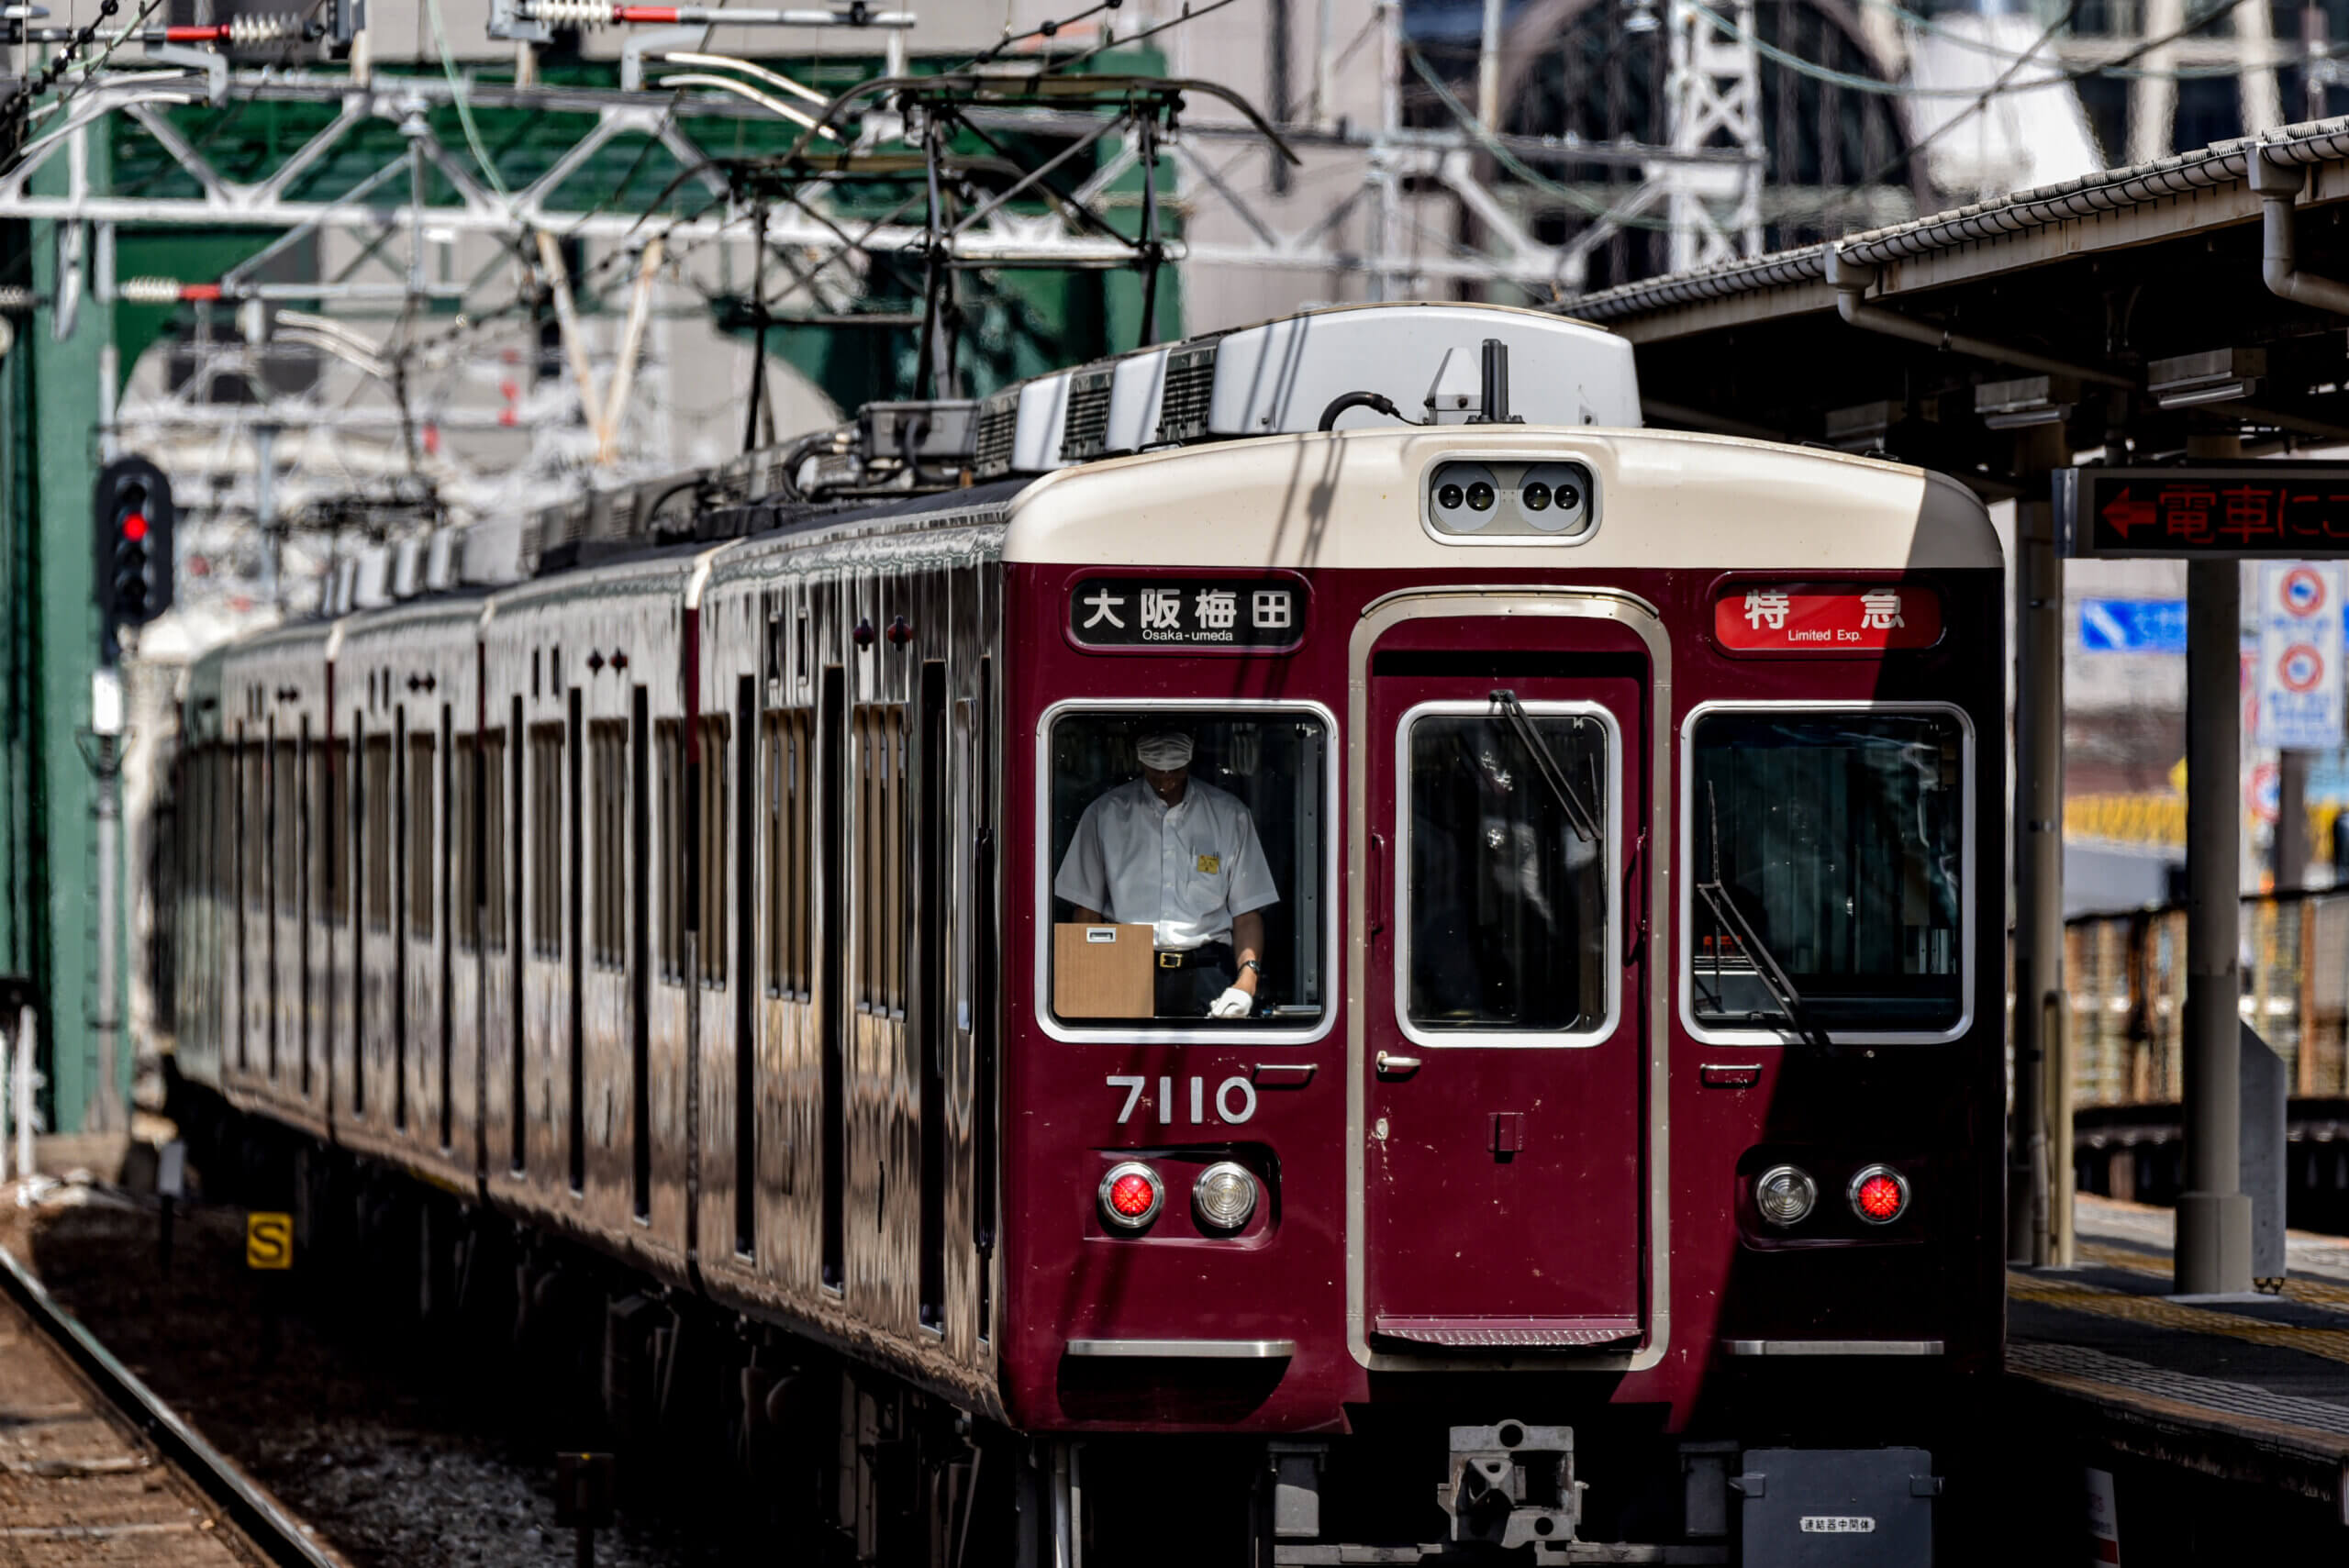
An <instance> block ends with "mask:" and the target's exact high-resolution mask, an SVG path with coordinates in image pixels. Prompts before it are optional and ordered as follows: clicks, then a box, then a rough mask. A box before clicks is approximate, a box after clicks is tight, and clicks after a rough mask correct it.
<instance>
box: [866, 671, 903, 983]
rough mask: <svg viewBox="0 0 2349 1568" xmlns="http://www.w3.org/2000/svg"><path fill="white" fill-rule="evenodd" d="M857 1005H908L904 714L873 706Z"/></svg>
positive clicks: (870, 711)
mask: <svg viewBox="0 0 2349 1568" xmlns="http://www.w3.org/2000/svg"><path fill="white" fill-rule="evenodd" d="M855 728H856V772H857V838H858V851H859V853H858V856H857V869H858V878H857V880H858V887H857V911H858V917H857V933H858V940H857V944H856V950H857V951H856V961H857V1005H858V1006H860V1007H863V1008H864V1009H865V1010H866V1011H868V1012H880V1013H894V1012H902V1011H904V1009H905V1005H906V983H905V951H906V947H905V929H904V928H905V911H906V887H905V881H906V875H907V859H908V857H907V853H906V833H907V825H908V822H909V818H908V817H907V800H906V794H907V791H906V786H905V770H906V710H905V707H904V706H903V705H902V704H894V703H893V704H877V703H876V704H873V705H871V706H865V707H863V708H859V709H858V710H857V714H856V726H855Z"/></svg>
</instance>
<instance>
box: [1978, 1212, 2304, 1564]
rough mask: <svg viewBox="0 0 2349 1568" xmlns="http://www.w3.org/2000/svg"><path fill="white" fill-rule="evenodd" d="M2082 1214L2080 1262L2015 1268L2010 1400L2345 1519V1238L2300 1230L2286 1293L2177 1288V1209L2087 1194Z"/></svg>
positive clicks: (2026, 1414) (2177, 1465) (2126, 1452)
mask: <svg viewBox="0 0 2349 1568" xmlns="http://www.w3.org/2000/svg"><path fill="white" fill-rule="evenodd" d="M2075 1216H2076V1218H2075V1224H2076V1232H2077V1236H2078V1251H2077V1257H2078V1266H2077V1267H2076V1268H2072V1269H2061V1270H2040V1271H2026V1270H2016V1271H2013V1272H2010V1273H2009V1275H2008V1279H2007V1303H2008V1320H2007V1331H2008V1347H2007V1371H2008V1383H2009V1400H2010V1402H2011V1411H2012V1413H2013V1414H2014V1415H2016V1416H2020V1417H2022V1418H2026V1419H2031V1420H2044V1421H2047V1422H2049V1423H2051V1424H2052V1425H2053V1427H2054V1428H2056V1429H2061V1430H2063V1431H2065V1433H2067V1434H2068V1435H2069V1436H2070V1437H2071V1438H2072V1439H2073V1440H2076V1442H2077V1443H2079V1444H2080V1445H2081V1447H2082V1448H2083V1450H2085V1451H2087V1458H2088V1462H2090V1463H2095V1462H2098V1460H2097V1455H2098V1453H2099V1452H2103V1453H2109V1454H2110V1455H2112V1456H2114V1457H2116V1458H2119V1459H2122V1460H2124V1461H2125V1460H2133V1461H2140V1462H2144V1464H2145V1465H2147V1466H2149V1467H2151V1469H2150V1470H2149V1472H2148V1473H2168V1474H2171V1475H2178V1474H2179V1473H2185V1474H2186V1475H2189V1476H2199V1477H2202V1478H2207V1479H2209V1480H2210V1481H2215V1482H2219V1483H2223V1484H2227V1485H2231V1486H2247V1487H2253V1488H2256V1489H2258V1490H2259V1491H2260V1492H2262V1493H2265V1494H2266V1495H2268V1496H2271V1497H2275V1498H2277V1500H2278V1501H2281V1500H2283V1499H2286V1498H2288V1499H2293V1500H2295V1502H2296V1504H2297V1507H2298V1509H2304V1510H2307V1513H2308V1516H2309V1517H2310V1518H2311V1520H2313V1518H2315V1517H2316V1511H2317V1510H2318V1509H2320V1508H2321V1509H2324V1510H2328V1511H2329V1518H2328V1522H2330V1523H2332V1524H2333V1525H2335V1526H2339V1525H2349V1238H2343V1237H2335V1236H2318V1235H2312V1234H2309V1233H2306V1232H2302V1231H2293V1232H2291V1233H2290V1236H2289V1240H2288V1247H2287V1256H2286V1267H2287V1271H2288V1273H2287V1279H2286V1283H2285V1285H2284V1289H2283V1292H2282V1294H2281V1295H2278V1296H2261V1295H2251V1296H2240V1297H2237V1296H2229V1297H2222V1298H2209V1297H2203V1298H2196V1299H2193V1300H2173V1299H2171V1298H2170V1292H2171V1290H2172V1289H2173V1284H2172V1275H2171V1261H2170V1248H2171V1243H2172V1239H2173V1235H2174V1229H2173V1227H2174V1216H2173V1214H2172V1211H2170V1210H2168V1209H2165V1208H2153V1207H2145V1206H2143V1205H2140V1204H2132V1203H2121V1202H2116V1201H2114V1200H2112V1199H2110V1198H2099V1197H2091V1196H2087V1195H2082V1196H2081V1197H2080V1198H2079V1199H2078V1200H2077V1207H2076V1211H2075ZM2125 1511H2126V1510H2125V1509H2124V1512H2125Z"/></svg>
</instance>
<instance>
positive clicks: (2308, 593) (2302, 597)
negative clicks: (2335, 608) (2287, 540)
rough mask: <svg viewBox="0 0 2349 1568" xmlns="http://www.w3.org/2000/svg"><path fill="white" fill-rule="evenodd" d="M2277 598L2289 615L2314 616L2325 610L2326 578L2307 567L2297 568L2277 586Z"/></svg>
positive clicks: (2285, 574)
mask: <svg viewBox="0 0 2349 1568" xmlns="http://www.w3.org/2000/svg"><path fill="white" fill-rule="evenodd" d="M2276 593H2277V597H2278V598H2280V599H2282V600H2283V601H2284V610H2285V613H2286V614H2288V615H2295V616H2312V615H2314V614H2316V613H2317V612H2318V611H2319V610H2321V609H2322V608H2324V597H2325V595H2324V577H2323V575H2322V573H2318V572H2316V571H2314V570H2312V569H2310V568H2309V567H2306V566H2295V567H2293V568H2292V569H2291V570H2290V571H2289V572H2287V573H2284V577H2283V581H2282V582H2281V583H2279V584H2277V589H2276Z"/></svg>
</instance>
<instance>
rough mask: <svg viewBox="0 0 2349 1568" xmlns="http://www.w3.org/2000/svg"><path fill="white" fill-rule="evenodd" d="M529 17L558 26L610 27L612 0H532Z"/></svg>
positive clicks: (532, 19)
mask: <svg viewBox="0 0 2349 1568" xmlns="http://www.w3.org/2000/svg"><path fill="white" fill-rule="evenodd" d="M525 9H526V10H527V12H528V14H529V19H530V20H531V21H534V22H545V23H548V24H549V25H551V26H553V27H558V28H608V27H610V26H611V25H612V6H611V0H530V4H529V6H527V7H525Z"/></svg>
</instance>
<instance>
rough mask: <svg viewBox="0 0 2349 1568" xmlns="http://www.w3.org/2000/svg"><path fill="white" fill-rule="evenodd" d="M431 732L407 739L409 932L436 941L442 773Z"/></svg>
mask: <svg viewBox="0 0 2349 1568" xmlns="http://www.w3.org/2000/svg"><path fill="white" fill-rule="evenodd" d="M432 751H433V740H432V737H431V736H429V735H411V736H410V737H408V742H407V934H408V935H409V936H411V937H413V938H415V939H416V940H417V941H420V942H429V941H430V940H432V911H433V898H432V895H433V885H432V851H433V849H434V846H435V842H436V840H434V839H433V836H432V818H433V816H434V811H433V802H434V800H435V798H436V797H437V795H438V794H439V792H438V791H437V790H436V789H435V788H434V787H433V786H434V785H435V784H436V783H437V782H438V780H439V777H440V775H439V774H438V773H437V772H436V771H435V770H434V767H433V761H432Z"/></svg>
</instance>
